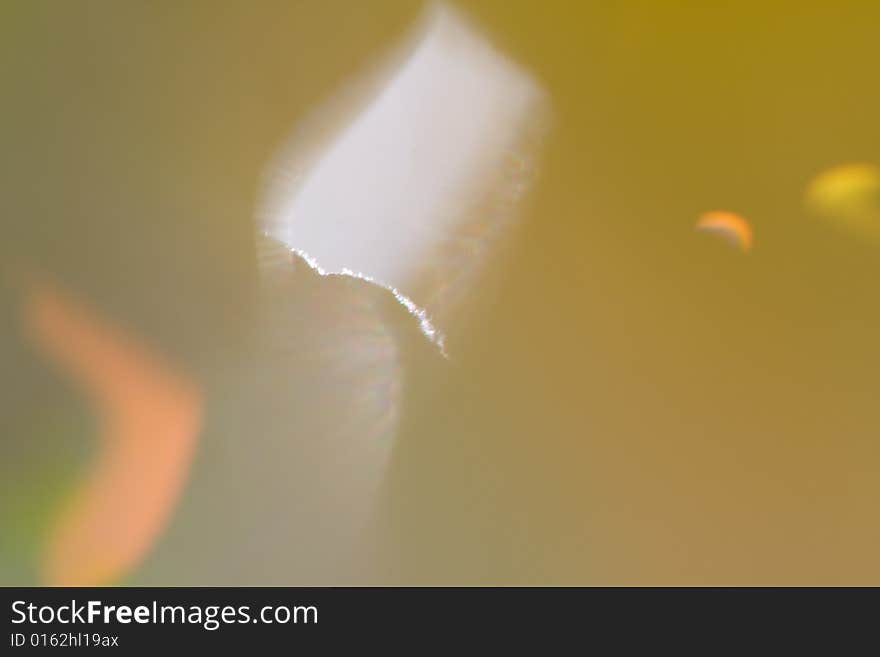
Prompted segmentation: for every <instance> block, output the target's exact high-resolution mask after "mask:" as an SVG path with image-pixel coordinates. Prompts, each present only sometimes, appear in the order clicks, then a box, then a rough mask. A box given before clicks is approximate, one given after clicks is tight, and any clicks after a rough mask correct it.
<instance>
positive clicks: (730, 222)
mask: <svg viewBox="0 0 880 657" xmlns="http://www.w3.org/2000/svg"><path fill="white" fill-rule="evenodd" d="M696 228H697V230H701V231H705V232H708V233H714V234H715V235H719V236H720V237H723V238H724V239H726V240H727V241H728V242H730V243H731V244H733V245H734V246H736V247H737V248H739V249H740V250H741V251H745V252H747V251H750V250H751V248H752V244H753V242H754V237H753V235H752V227H751V226H750V225H749V222H748V221H746V220H745V219H743V218H742V217H741V216H740V215H738V214H736V213H735V212H726V211H723V210H716V211H713V212H706V213H704V214H702V215H700V218H699V220H698V221H697V226H696Z"/></svg>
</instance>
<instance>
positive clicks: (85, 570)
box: [23, 280, 202, 586]
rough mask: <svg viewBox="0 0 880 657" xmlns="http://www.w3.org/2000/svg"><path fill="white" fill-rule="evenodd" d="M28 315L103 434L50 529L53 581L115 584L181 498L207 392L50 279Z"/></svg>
mask: <svg viewBox="0 0 880 657" xmlns="http://www.w3.org/2000/svg"><path fill="white" fill-rule="evenodd" d="M23 315H24V317H23V318H24V325H25V330H26V333H27V335H28V336H29V337H30V338H31V339H32V341H33V342H34V344H35V345H36V346H37V348H38V349H39V350H40V351H41V352H43V354H44V355H45V356H46V357H47V358H49V359H50V360H51V361H52V362H53V363H54V364H55V365H57V366H58V367H59V368H60V369H61V370H63V371H64V372H65V373H66V374H67V375H68V376H69V377H70V378H71V379H72V380H73V381H74V383H75V384H76V385H77V386H78V387H79V388H80V389H81V390H82V391H83V392H84V393H85V394H86V395H87V396H88V397H89V398H90V399H91V400H92V403H93V404H94V407H95V408H96V410H97V413H98V417H99V422H100V427H101V429H100V446H99V452H98V457H97V460H96V462H95V463H94V464H93V466H92V469H91V472H90V473H89V475H88V476H87V478H86V479H85V480H84V481H83V482H82V484H81V485H80V486H79V488H78V489H77V490H76V491H75V492H74V494H73V496H72V497H71V499H70V500H69V501H68V503H67V505H66V506H65V507H64V509H63V510H62V512H61V514H60V516H59V517H58V519H57V521H56V522H55V524H54V525H53V527H52V531H51V534H50V537H49V542H48V546H47V550H46V553H45V556H44V562H43V576H44V579H45V582H46V583H47V584H50V585H70V586H74V585H80V586H86V585H100V584H106V583H111V582H114V581H116V580H118V579H119V578H120V577H122V576H124V575H125V574H126V573H127V572H128V571H129V570H130V569H131V568H132V567H134V566H136V565H137V564H138V563H139V562H140V560H141V559H142V558H143V557H144V556H145V555H146V553H147V552H148V551H149V550H150V548H151V546H152V545H153V543H154V542H155V540H156V538H157V537H158V535H159V533H160V532H161V531H162V529H163V527H164V526H165V524H166V522H167V519H168V517H169V515H170V512H171V510H172V508H173V506H174V504H175V501H176V500H177V498H178V496H179V494H180V492H181V489H182V487H183V484H184V482H185V480H186V477H187V473H188V471H189V466H190V462H191V460H192V457H193V454H194V451H195V446H196V440H197V438H198V432H199V428H200V426H201V415H202V396H201V391H200V389H199V387H198V386H197V385H195V384H194V383H193V382H192V381H190V380H189V379H188V378H187V377H185V376H184V375H182V374H181V373H180V372H177V371H175V369H173V368H172V367H171V366H169V365H168V364H167V363H166V362H164V361H163V360H162V359H161V358H160V357H159V356H158V355H157V354H155V353H153V352H152V351H151V350H150V349H149V348H148V347H147V346H145V345H144V344H142V343H141V342H140V341H138V340H136V339H134V338H132V337H131V336H130V335H127V334H126V333H124V332H123V331H122V330H120V329H119V328H118V327H116V326H114V325H112V324H111V323H109V322H108V321H106V320H105V319H103V318H101V317H100V316H99V315H98V314H97V313H96V312H95V311H94V310H93V309H91V308H89V307H88V306H86V305H85V304H83V303H81V302H79V301H77V300H75V299H73V298H71V297H70V296H68V295H67V294H66V293H63V292H62V291H61V290H59V289H58V288H57V287H55V286H54V285H52V284H50V283H48V282H46V281H44V280H30V281H29V282H28V284H27V286H26V297H25V305H24V312H23Z"/></svg>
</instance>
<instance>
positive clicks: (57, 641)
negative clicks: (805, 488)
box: [0, 588, 878, 654]
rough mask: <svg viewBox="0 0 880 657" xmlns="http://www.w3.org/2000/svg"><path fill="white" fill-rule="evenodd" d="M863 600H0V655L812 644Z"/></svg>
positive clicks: (528, 592)
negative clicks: (476, 644)
mask: <svg viewBox="0 0 880 657" xmlns="http://www.w3.org/2000/svg"><path fill="white" fill-rule="evenodd" d="M862 593H866V594H867V595H861V594H859V592H858V591H857V590H849V591H843V590H837V589H835V590H830V589H826V590H822V591H820V590H818V589H814V590H808V589H723V588H701V589H662V588H643V589H639V588H629V589H627V588H619V589H615V588H608V589H603V588H69V589H67V588H51V589H50V588H5V589H0V597H2V600H3V608H4V611H3V617H4V619H5V622H4V625H5V635H4V636H3V638H2V645H3V649H2V651H0V652H2V654H19V653H24V652H28V651H31V652H32V651H34V650H38V649H39V650H47V649H48V650H69V649H71V648H73V649H94V648H108V649H113V650H116V651H121V654H127V653H129V652H132V651H140V650H148V649H154V650H155V649H171V650H177V649H199V650H208V649H220V648H223V649H249V648H255V647H282V648H284V647H289V648H292V649H299V648H304V647H313V648H320V649H324V650H326V649H328V648H332V647H334V646H337V647H339V648H342V647H343V646H348V647H351V646H352V642H354V644H353V645H354V646H355V647H357V646H358V645H359V643H358V642H360V645H361V646H363V647H365V648H366V647H368V646H369V647H371V648H372V649H375V648H376V647H381V646H392V645H396V646H400V647H406V646H407V645H409V646H410V647H411V648H413V649H419V650H421V649H422V648H424V647H426V646H429V645H433V644H439V643H443V644H446V645H465V644H467V643H468V642H469V641H471V640H472V639H473V638H475V637H482V638H483V639H484V640H489V641H491V642H492V643H493V644H511V643H513V644H518V643H521V642H523V641H526V640H532V641H533V640H535V639H537V640H538V641H539V642H541V643H542V644H545V643H547V642H549V643H551V644H552V643H555V642H567V641H571V640H574V641H577V642H579V643H582V644H584V645H586V644H589V643H591V642H596V641H598V640H600V639H602V640H603V641H607V640H611V641H613V643H614V644H615V645H617V646H618V647H622V646H627V645H631V646H633V647H636V646H642V647H651V646H652V645H654V646H656V641H658V640H671V641H672V642H673V643H675V644H680V643H681V642H689V641H693V640H694V639H695V638H696V637H706V636H710V637H711V638H710V639H709V640H710V642H711V643H712V644H717V643H718V642H719V641H720V642H722V643H731V642H734V643H739V642H742V641H743V639H744V638H745V637H747V636H754V635H756V634H757V633H758V632H759V631H760V632H761V633H763V632H765V631H771V632H772V633H774V634H784V635H785V636H786V637H788V638H798V637H800V638H804V637H807V636H813V635H814V634H815V632H816V631H817V630H820V629H822V628H828V627H829V626H830V623H831V621H832V620H834V617H835V616H836V615H837V614H840V613H841V612H842V610H843V609H849V610H852V611H854V612H855V613H850V612H847V617H846V625H847V626H848V627H847V629H848V630H855V629H858V628H859V626H862V627H863V628H869V627H872V626H873V622H872V619H873V618H875V617H876V614H875V613H872V610H873V609H875V608H876V607H875V604H876V600H877V599H878V598H877V593H876V590H871V591H863V592H862ZM847 601H849V602H851V603H857V604H850V605H847V604H846V603H847ZM864 603H867V605H866V604H864ZM861 621H864V623H862V622H861ZM413 640H415V641H416V643H415V644H412V643H411V642H412V641H413ZM664 642H665V641H664ZM746 643H748V642H746Z"/></svg>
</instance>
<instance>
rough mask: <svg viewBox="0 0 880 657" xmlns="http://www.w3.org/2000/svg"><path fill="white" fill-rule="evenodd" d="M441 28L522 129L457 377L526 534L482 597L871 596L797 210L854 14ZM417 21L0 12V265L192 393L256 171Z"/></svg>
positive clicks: (864, 321) (850, 450)
mask: <svg viewBox="0 0 880 657" xmlns="http://www.w3.org/2000/svg"><path fill="white" fill-rule="evenodd" d="M457 6H459V7H460V8H462V9H464V10H465V11H466V13H467V14H468V15H469V16H471V17H472V18H473V19H474V20H475V21H476V22H477V24H479V25H481V26H482V27H483V28H484V29H485V31H486V32H487V33H488V34H490V35H491V38H492V39H493V41H494V42H495V43H496V44H497V46H498V47H499V48H500V49H502V50H503V51H504V52H506V53H507V54H509V55H510V56H511V57H512V58H513V59H514V60H516V61H517V62H519V63H520V64H521V65H523V66H524V67H525V68H527V69H528V70H530V71H531V72H532V73H533V74H534V76H535V77H536V78H537V79H538V80H539V81H540V83H541V84H543V85H544V87H545V88H546V90H547V91H548V93H549V96H550V98H551V101H552V104H553V110H554V123H553V130H552V132H551V134H550V137H549V140H548V143H547V146H546V150H545V152H544V155H543V159H542V163H543V164H542V167H541V170H540V179H539V181H538V184H537V186H536V188H535V189H534V192H533V196H532V197H531V202H530V206H529V209H528V214H527V216H526V217H525V219H526V224H525V227H524V230H523V232H522V234H521V235H520V241H519V242H518V243H517V245H516V247H515V248H514V249H513V251H512V252H511V253H510V254H508V255H509V257H508V258H507V259H506V262H505V263H504V270H503V277H502V280H503V284H502V287H501V290H500V291H497V290H493V291H492V292H491V295H490V294H489V293H488V292H487V293H486V298H485V299H484V300H483V301H484V304H483V305H484V308H485V310H484V312H485V317H483V318H482V320H481V321H480V322H478V323H476V324H475V325H474V326H473V328H472V336H471V338H470V340H469V342H468V345H467V347H466V349H465V350H464V352H463V353H461V354H459V356H458V358H457V360H458V363H459V364H460V368H461V369H460V370H459V371H458V374H457V376H460V377H461V380H462V381H463V382H467V383H466V389H467V390H468V391H470V392H469V394H472V399H473V404H474V405H475V406H477V407H478V408H479V412H477V413H475V414H474V419H473V422H474V423H475V424H474V426H475V427H476V430H475V433H476V434H478V435H479V437H480V440H481V445H480V449H479V453H480V454H482V455H484V457H485V459H486V460H487V461H488V462H491V463H494V464H496V467H497V468H499V469H500V470H501V471H502V472H503V473H506V474H505V475H504V476H503V477H502V478H503V479H504V480H505V481H510V482H513V483H512V484H511V485H510V486H509V487H508V488H505V489H504V491H503V495H504V496H505V498H506V499H505V504H509V505H512V506H519V507H521V508H522V509H523V513H524V514H525V517H527V518H533V519H535V520H534V521H533V522H526V523H524V529H523V532H524V534H525V537H523V536H519V537H516V538H515V539H511V540H516V541H519V543H520V544H521V546H525V547H521V548H520V549H519V550H517V551H516V556H515V557H511V560H512V564H513V565H512V566H511V569H510V571H506V572H508V573H510V572H515V573H517V575H516V576H515V577H514V576H512V575H509V574H508V577H507V579H508V580H509V581H510V583H515V582H525V583H602V584H623V583H626V584H703V583H707V584H825V583H838V584H839V583H866V584H867V583H872V584H878V583H880V561H878V560H877V558H876V555H877V553H878V552H880V518H878V514H877V512H876V510H877V505H878V502H880V478H878V472H880V432H878V417H877V416H878V411H877V409H878V405H877V392H878V384H877V372H878V355H880V351H878V338H877V333H878V332H877V328H878V325H880V323H878V321H880V299H878V296H877V294H876V282H877V280H878V273H880V265H878V257H880V250H878V248H877V247H876V246H873V245H871V244H868V243H864V242H862V241H859V240H858V239H857V238H855V237H853V236H850V235H848V234H846V233H844V232H842V231H838V230H835V228H834V227H833V226H831V225H829V224H826V223H822V222H819V221H816V220H814V219H812V218H811V217H809V216H808V215H807V213H806V212H805V211H804V209H803V202H802V198H803V192H804V189H805V186H806V184H807V183H808V181H809V180H810V178H811V177H812V176H813V175H815V174H816V173H818V172H820V171H821V170H823V169H824V168H827V167H829V166H833V165H836V164H841V163H846V162H851V161H874V162H880V129H878V125H880V123H878V117H880V85H878V84H877V63H878V62H880V38H878V30H880V6H878V5H877V3H875V2H844V1H841V2H803V1H801V2H750V1H745V0H743V1H740V2H696V1H694V2H673V1H669V2H590V1H585V2H573V1H568V2H561V1H553V0H544V1H542V2H512V1H510V0H505V1H500V0H499V1H494V2H478V1H475V2H460V3H458V4H457ZM420 10H421V3H417V2H386V1H380V0H371V1H365V2H355V1H352V0H348V1H340V0H320V1H319V0H314V1H308V2H270V1H268V0H263V1H260V2H244V1H242V2H85V1H83V2H11V1H10V0H4V1H3V2H2V4H0V29H2V38H0V58H2V59H0V67H2V68H0V71H2V75H3V78H4V79H5V80H6V84H4V85H3V87H2V91H0V94H2V96H0V97H2V107H0V112H2V114H0V116H2V124H3V128H2V131H3V153H2V156H0V163H2V164H0V166H2V171H0V173H2V179H3V181H4V187H6V191H5V192H4V199H3V200H2V201H0V203H2V207H3V212H2V215H3V219H2V221H3V226H4V234H3V235H2V236H0V241H2V242H3V243H4V245H3V254H4V257H5V258H8V259H12V258H13V257H15V258H21V257H24V259H27V260H29V261H37V263H38V265H39V266H41V267H43V268H44V269H48V270H50V271H52V272H53V273H55V274H56V275H57V276H58V277H59V278H60V279H61V280H63V281H65V282H66V283H67V284H69V285H70V286H71V288H73V289H76V290H79V291H81V292H82V293H83V294H86V295H87V296H89V297H90V298H91V299H93V300H94V301H95V303H97V304H98V305H101V306H102V307H106V308H111V309H112V312H113V313H115V314H117V315H118V316H120V317H121V318H123V319H124V321H126V322H128V323H129V324H130V325H132V326H138V327H140V329H141V330H142V331H143V332H144V333H146V334H149V335H151V336H152V337H154V338H155V339H156V340H158V341H159V342H160V343H162V344H165V345H167V349H168V350H169V351H170V352H172V353H178V354H179V355H180V357H181V358H182V359H184V360H191V361H192V367H193V368H195V369H196V370H198V371H200V372H202V373H203V374H204V376H205V377H206V378H208V379H210V378H211V377H212V376H215V375H216V369H217V368H218V367H219V366H218V365H217V360H218V357H217V355H216V353H217V352H218V351H221V352H222V349H221V347H222V345H225V344H227V343H228V341H229V340H232V339H233V338H230V335H227V333H228V332H229V330H231V333H232V334H233V335H234V333H235V327H236V324H237V322H239V320H240V312H239V311H240V306H241V302H240V299H245V298H247V284H248V283H247V281H249V280H250V278H251V277H252V275H253V271H252V269H253V256H252V252H251V249H252V241H251V229H252V221H253V214H254V208H255V206H256V203H257V194H258V190H259V184H260V176H261V175H262V173H263V171H264V167H265V165H266V164H267V162H268V161H269V159H270V157H271V156H272V155H273V154H274V153H275V150H276V148H277V147H278V146H279V144H281V143H282V141H283V140H284V139H285V138H286V137H287V136H288V134H289V132H290V130H291V129H292V128H293V127H295V125H296V124H297V122H298V121H299V120H302V119H303V118H304V117H306V116H307V114H308V113H309V111H311V110H312V109H313V108H314V107H315V105H316V104H317V103H320V102H321V101H322V100H323V99H325V98H326V97H327V96H328V95H329V94H331V93H332V92H333V91H335V90H336V89H337V88H338V86H339V85H340V84H342V83H344V82H345V81H346V80H347V79H349V78H350V76H352V75H355V74H357V73H358V72H359V71H361V70H363V69H364V66H366V65H368V64H369V63H370V62H371V61H373V59H374V58H375V57H376V56H378V55H381V53H383V52H384V50H385V49H386V48H387V47H388V46H389V45H391V44H392V43H394V42H395V40H396V39H397V38H399V37H400V36H401V35H402V34H403V33H405V30H406V29H407V27H408V26H409V25H410V23H411V22H412V21H413V20H414V19H415V18H416V17H417V16H418V15H419V13H420ZM713 209H728V210H732V211H736V212H739V213H741V214H742V215H743V216H745V217H747V218H748V219H749V220H750V221H751V223H752V226H753V228H754V232H755V248H754V251H753V252H752V253H750V254H748V255H744V254H742V253H739V252H737V251H735V250H733V249H730V248H729V247H728V245H726V244H724V243H723V242H721V241H716V240H714V239H713V238H712V237H711V236H707V235H701V234H697V233H694V231H693V224H694V222H695V220H696V218H697V216H698V215H699V214H700V213H701V212H703V211H706V210H713ZM7 296H8V297H9V298H8V299H7V298H4V299H5V301H6V302H8V303H6V307H5V309H4V313H6V315H4V322H5V323H4V329H5V330H6V331H7V335H5V336H4V340H5V339H7V338H9V340H12V339H13V338H12V337H10V336H14V334H15V331H14V329H13V328H12V327H14V302H13V301H11V299H12V298H13V296H14V295H11V294H7ZM206 322H207V325H208V326H215V327H217V331H216V332H215V331H205V328H204V327H205V326H206ZM214 347H216V348H214ZM4 349H6V347H4ZM7 351H9V352H10V353H13V352H14V351H15V350H14V349H13V348H12V347H10V348H9V349H8V350H7ZM15 353H16V354H17V355H16V356H15V357H12V356H10V358H9V360H7V364H0V367H2V368H3V371H2V376H3V380H2V388H0V391H2V392H3V393H4V394H5V396H7V397H8V398H9V399H13V398H15V399H18V402H17V403H15V404H13V403H12V402H9V403H8V404H6V405H5V408H6V413H7V418H12V420H8V421H7V422H6V425H7V428H6V429H0V433H2V441H3V449H4V450H5V452H4V453H5V455H6V458H5V463H4V468H5V469H4V470H3V472H5V474H4V475H3V476H4V479H5V483H4V494H5V496H6V501H5V502H4V508H5V509H7V512H6V515H5V516H4V517H5V518H6V519H7V520H6V522H7V526H6V528H5V529H7V532H9V531H11V532H15V531H18V530H19V528H21V527H23V524H15V523H16V522H19V523H21V522H22V521H21V520H20V519H19V520H9V518H13V519H14V518H16V517H17V516H16V514H15V513H14V512H13V511H14V510H15V509H20V508H22V506H21V505H22V504H23V502H18V501H14V502H10V501H9V500H12V499H13V498H12V496H13V494H14V491H16V490H21V489H20V488H16V487H17V486H19V485H23V484H22V482H23V481H25V480H28V481H37V480H39V479H38V476H37V474H35V473H36V469H37V468H36V467H35V466H34V467H33V468H31V466H28V467H29V468H31V469H28V470H27V473H28V475H27V477H24V478H23V477H22V476H20V472H21V471H22V467H23V466H22V465H21V464H22V463H24V462H25V461H27V463H30V464H33V463H38V464H39V463H41V461H40V458H43V457H40V458H36V457H33V456H30V457H27V459H26V458H25V457H24V456H20V453H21V452H22V451H23V450H22V449H19V448H17V447H15V445H16V444H18V443H19V442H20V441H21V440H22V437H21V436H22V435H24V434H23V433H22V431H23V429H22V427H25V426H28V427H32V426H34V418H35V417H39V418H44V417H45V415H46V412H45V411H44V409H43V408H42V407H41V405H40V402H39V401H38V400H39V399H40V395H42V394H44V392H45V390H46V389H47V388H46V387H47V386H48V387H50V388H51V386H53V385H55V384H51V383H45V382H44V383H41V384H39V385H37V384H34V386H33V387H32V388H28V387H26V386H25V387H22V384H21V383H20V381H21V379H22V377H21V376H19V373H18V371H17V370H16V368H18V367H20V368H22V371H24V369H25V368H27V367H30V366H29V365H26V364H25V362H26V359H25V358H24V357H23V356H21V354H19V353H18V352H17V351H15ZM40 380H41V381H43V379H40ZM463 385H464V384H463ZM41 386H42V387H41ZM57 394H58V395H60V396H61V397H64V393H62V392H58V393H57ZM15 395H18V397H15ZM25 407H27V408H31V407H33V408H31V410H30V411H26V410H22V409H23V408H25ZM13 410H14V411H15V412H13ZM77 417H79V416H77ZM13 420H14V422H13ZM0 421H2V418H0ZM41 422H42V425H41V426H42V427H43V428H42V429H40V431H43V432H49V433H51V434H52V438H51V440H50V439H49V438H46V439H45V440H43V439H41V440H43V442H41V443H40V444H41V445H48V446H51V449H52V450H53V453H64V454H68V453H69V452H70V451H73V452H76V449H75V448H70V447H69V445H70V442H71V441H73V442H74V443H76V442H77V441H80V442H82V441H86V440H87V439H86V438H84V437H83V436H84V435H86V434H88V431H87V430H86V429H83V428H82V427H81V426H80V425H83V424H86V422H85V420H78V424H77V423H68V426H73V425H75V426H80V430H79V431H78V432H73V434H74V435H73V436H72V437H71V436H65V435H63V434H64V432H65V429H58V428H57V427H56V428H55V429H52V430H50V429H48V428H46V427H47V426H49V425H51V423H50V422H49V421H48V420H47V421H44V422H43V421H42V420H41ZM38 424H39V423H38ZM52 426H55V425H52ZM435 434H436V432H432V434H431V435H435ZM41 435H42V434H41ZM53 441H54V442H53ZM59 445H60V446H61V447H59ZM64 446H67V447H64ZM46 449H49V447H46ZM64 449H68V451H64ZM58 450H61V452H59V451H58ZM473 453H477V452H476V451H474V452H473ZM67 458H68V457H65V459H67ZM15 459H20V460H19V461H16V460H15ZM28 459H29V460H28ZM44 460H45V459H44ZM58 460H59V461H61V462H62V463H66V462H67V461H66V460H64V459H60V458H59V459H58ZM58 467H60V468H61V469H63V467H62V466H58ZM48 470H51V468H48V467H47V471H48ZM16 473H19V474H18V475H17V474H16ZM508 474H509V476H508ZM58 477H60V475H55V474H52V475H50V476H47V477H45V479H46V480H51V481H57V479H58ZM11 482H16V483H15V486H13V485H12V483H11ZM36 487H37V488H38V489H40V490H44V487H42V485H37V486H36ZM456 488H457V487H456V486H455V485H454V484H453V483H451V484H450V493H449V494H450V499H453V500H454V498H455V495H456ZM10 508H11V509H13V511H8V509H10ZM34 513H36V512H34ZM20 515H21V514H19V516H20ZM29 517H31V516H30V515H29ZM31 519H32V518H31ZM9 527H11V528H12V529H11V530H9V529H8V528H9ZM21 531H22V532H24V531H25V530H24V529H21ZM530 532H531V535H530V534H529V533H530ZM500 540H504V538H503V537H501V539H500ZM16 572H17V571H16ZM7 575H8V576H9V577H10V578H11V579H15V578H18V577H19V576H18V575H15V576H14V577H13V575H9V574H8V573H7ZM431 577H432V574H431V573H425V578H426V579H429V580H430V579H431ZM464 583H467V582H464Z"/></svg>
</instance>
